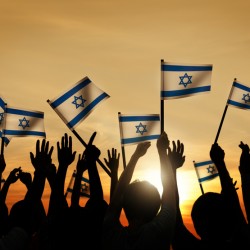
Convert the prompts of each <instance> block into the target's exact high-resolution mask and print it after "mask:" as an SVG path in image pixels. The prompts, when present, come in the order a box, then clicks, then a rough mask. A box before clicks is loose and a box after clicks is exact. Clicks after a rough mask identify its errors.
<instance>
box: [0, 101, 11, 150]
mask: <svg viewBox="0 0 250 250" xmlns="http://www.w3.org/2000/svg"><path fill="white" fill-rule="evenodd" d="M5 109H6V103H5V102H4V100H3V99H2V98H1V97H0V137H1V138H3V140H4V145H5V146H7V145H8V144H9V142H10V139H11V138H10V137H3V129H4V124H5V120H4V119H5Z"/></svg>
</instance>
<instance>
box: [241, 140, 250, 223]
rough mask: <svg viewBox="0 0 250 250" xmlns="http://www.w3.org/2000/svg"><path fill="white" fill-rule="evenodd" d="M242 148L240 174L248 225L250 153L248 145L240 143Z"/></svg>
mask: <svg viewBox="0 0 250 250" xmlns="http://www.w3.org/2000/svg"><path fill="white" fill-rule="evenodd" d="M239 147H240V148H241V150H242V152H241V156H240V165H239V172H240V176H241V187H242V195H243V201H244V206H245V210H246V216H247V221H248V225H249V222H250V153H249V146H248V144H244V143H243V142H242V141H241V142H240V145H239Z"/></svg>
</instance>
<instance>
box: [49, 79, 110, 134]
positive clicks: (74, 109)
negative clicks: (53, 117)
mask: <svg viewBox="0 0 250 250" xmlns="http://www.w3.org/2000/svg"><path fill="white" fill-rule="evenodd" d="M108 97H109V95H108V94H106V93H105V92H103V91H102V90H101V89H99V88H98V87H97V86H96V85H95V84H94V83H93V82H92V81H91V80H90V79H89V78H88V77H84V78H83V79H81V80H80V81H79V82H77V83H76V84H75V85H74V86H73V87H71V88H70V89H68V90H67V91H66V92H64V93H63V94H62V95H60V96H59V97H57V98H54V99H52V100H48V103H49V104H50V106H51V107H52V108H53V109H54V111H55V112H56V113H57V114H58V115H59V117H61V119H62V120H63V122H64V123H65V124H66V125H67V126H68V128H69V129H70V130H73V129H74V128H75V127H76V126H77V125H79V124H80V123H81V122H82V121H83V120H84V119H85V118H86V117H87V116H88V115H89V114H90V112H92V111H93V109H94V108H95V107H96V106H97V105H98V104H99V103H100V102H101V101H103V100H105V99H106V98H108Z"/></svg>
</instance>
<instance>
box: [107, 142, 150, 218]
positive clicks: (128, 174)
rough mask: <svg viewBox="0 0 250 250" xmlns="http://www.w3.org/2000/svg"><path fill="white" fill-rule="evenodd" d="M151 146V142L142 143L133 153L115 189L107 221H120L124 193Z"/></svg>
mask: <svg viewBox="0 0 250 250" xmlns="http://www.w3.org/2000/svg"><path fill="white" fill-rule="evenodd" d="M150 146H151V143H150V142H142V143H139V144H138V145H137V147H136V150H135V152H134V153H133V155H132V156H131V158H130V161H129V163H128V165H127V167H126V168H125V169H124V171H123V172H122V174H121V176H120V178H119V181H118V184H117V186H116V189H115V191H114V194H113V196H112V199H111V202H110V204H109V208H108V211H107V213H106V218H105V220H107V219H109V220H110V219H111V220H119V218H120V213H121V210H122V196H123V194H124V191H125V189H126V187H127V186H128V185H129V183H130V181H131V179H132V176H133V173H134V169H135V166H136V164H137V162H138V160H139V159H140V158H141V157H142V156H143V155H145V154H146V152H147V150H148V148H149V147H150Z"/></svg>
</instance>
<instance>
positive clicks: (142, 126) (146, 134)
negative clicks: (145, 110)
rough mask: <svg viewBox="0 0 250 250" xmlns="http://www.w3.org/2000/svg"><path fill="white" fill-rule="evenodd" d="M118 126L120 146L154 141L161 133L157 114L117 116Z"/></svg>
mask: <svg viewBox="0 0 250 250" xmlns="http://www.w3.org/2000/svg"><path fill="white" fill-rule="evenodd" d="M119 125H120V135H121V144H122V145H129V144H130V145H131V144H138V143H140V142H143V141H150V140H156V139H158V138H159V136H160V133H161V132H160V131H161V126H160V125H161V124H160V115H159V114H148V115H124V114H119Z"/></svg>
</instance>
